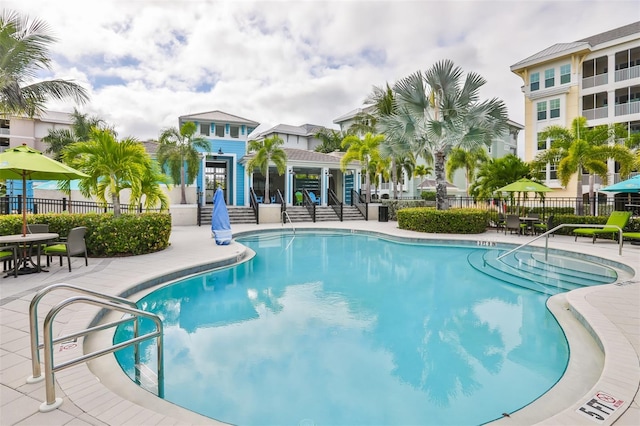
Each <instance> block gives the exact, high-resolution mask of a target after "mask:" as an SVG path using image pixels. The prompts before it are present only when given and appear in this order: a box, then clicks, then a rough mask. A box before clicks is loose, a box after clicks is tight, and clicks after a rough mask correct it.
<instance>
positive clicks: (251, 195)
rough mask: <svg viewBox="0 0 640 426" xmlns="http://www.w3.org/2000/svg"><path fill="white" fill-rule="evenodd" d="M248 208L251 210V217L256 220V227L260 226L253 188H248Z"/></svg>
mask: <svg viewBox="0 0 640 426" xmlns="http://www.w3.org/2000/svg"><path fill="white" fill-rule="evenodd" d="M249 206H251V208H252V209H253V215H254V216H255V218H256V225H259V224H260V215H259V214H258V208H259V207H258V197H257V196H256V192H255V191H254V190H253V188H249Z"/></svg>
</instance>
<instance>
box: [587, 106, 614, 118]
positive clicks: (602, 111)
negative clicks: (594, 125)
mask: <svg viewBox="0 0 640 426" xmlns="http://www.w3.org/2000/svg"><path fill="white" fill-rule="evenodd" d="M608 115H609V113H608V109H607V107H606V106H605V107H601V108H593V109H586V110H584V111H582V116H583V117H584V118H586V119H587V120H595V119H598V118H607V117H608Z"/></svg>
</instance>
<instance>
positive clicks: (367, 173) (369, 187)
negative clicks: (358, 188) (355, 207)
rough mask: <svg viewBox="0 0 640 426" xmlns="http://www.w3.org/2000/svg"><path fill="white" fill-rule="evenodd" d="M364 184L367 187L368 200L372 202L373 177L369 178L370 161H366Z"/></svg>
mask: <svg viewBox="0 0 640 426" xmlns="http://www.w3.org/2000/svg"><path fill="white" fill-rule="evenodd" d="M364 184H365V185H366V187H367V194H366V202H367V203H370V202H371V179H369V162H368V161H365V163H364Z"/></svg>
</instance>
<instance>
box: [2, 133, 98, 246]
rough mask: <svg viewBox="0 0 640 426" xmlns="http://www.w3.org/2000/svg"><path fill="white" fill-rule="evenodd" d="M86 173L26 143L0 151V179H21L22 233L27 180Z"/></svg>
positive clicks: (25, 213)
mask: <svg viewBox="0 0 640 426" xmlns="http://www.w3.org/2000/svg"><path fill="white" fill-rule="evenodd" d="M84 177H88V175H86V174H84V173H82V172H80V171H78V170H76V169H73V168H71V167H69V166H67V165H66V164H62V163H60V162H59V161H56V160H54V159H52V158H49V157H47V156H46V155H44V154H43V153H42V152H40V151H38V150H36V149H33V148H31V147H29V146H27V145H26V144H23V145H22V146H18V147H15V148H9V149H7V150H5V151H4V152H3V153H0V179H22V191H23V194H22V235H26V234H27V194H26V188H27V181H28V180H71V179H79V178H84Z"/></svg>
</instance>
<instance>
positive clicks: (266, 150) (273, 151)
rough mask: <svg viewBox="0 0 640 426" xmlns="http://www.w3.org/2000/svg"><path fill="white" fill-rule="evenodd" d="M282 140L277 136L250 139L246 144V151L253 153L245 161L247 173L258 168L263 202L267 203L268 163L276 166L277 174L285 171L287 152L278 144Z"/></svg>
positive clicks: (268, 199) (268, 200) (281, 142)
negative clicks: (262, 189)
mask: <svg viewBox="0 0 640 426" xmlns="http://www.w3.org/2000/svg"><path fill="white" fill-rule="evenodd" d="M283 143H284V141H283V140H282V139H281V138H279V137H278V136H272V137H270V138H266V139H263V140H261V141H256V140H252V141H249V144H248V149H247V152H248V153H252V152H253V153H255V155H254V156H253V158H251V160H249V162H248V163H247V173H249V174H251V173H253V171H254V170H255V169H258V170H260V173H262V176H264V202H265V203H267V204H268V203H269V202H270V200H271V199H270V198H269V165H270V164H271V163H273V164H274V165H275V166H276V170H277V171H278V175H282V174H283V173H284V172H286V171H287V153H286V152H284V150H283V149H282V148H280V146H281V145H282V144H283Z"/></svg>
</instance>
